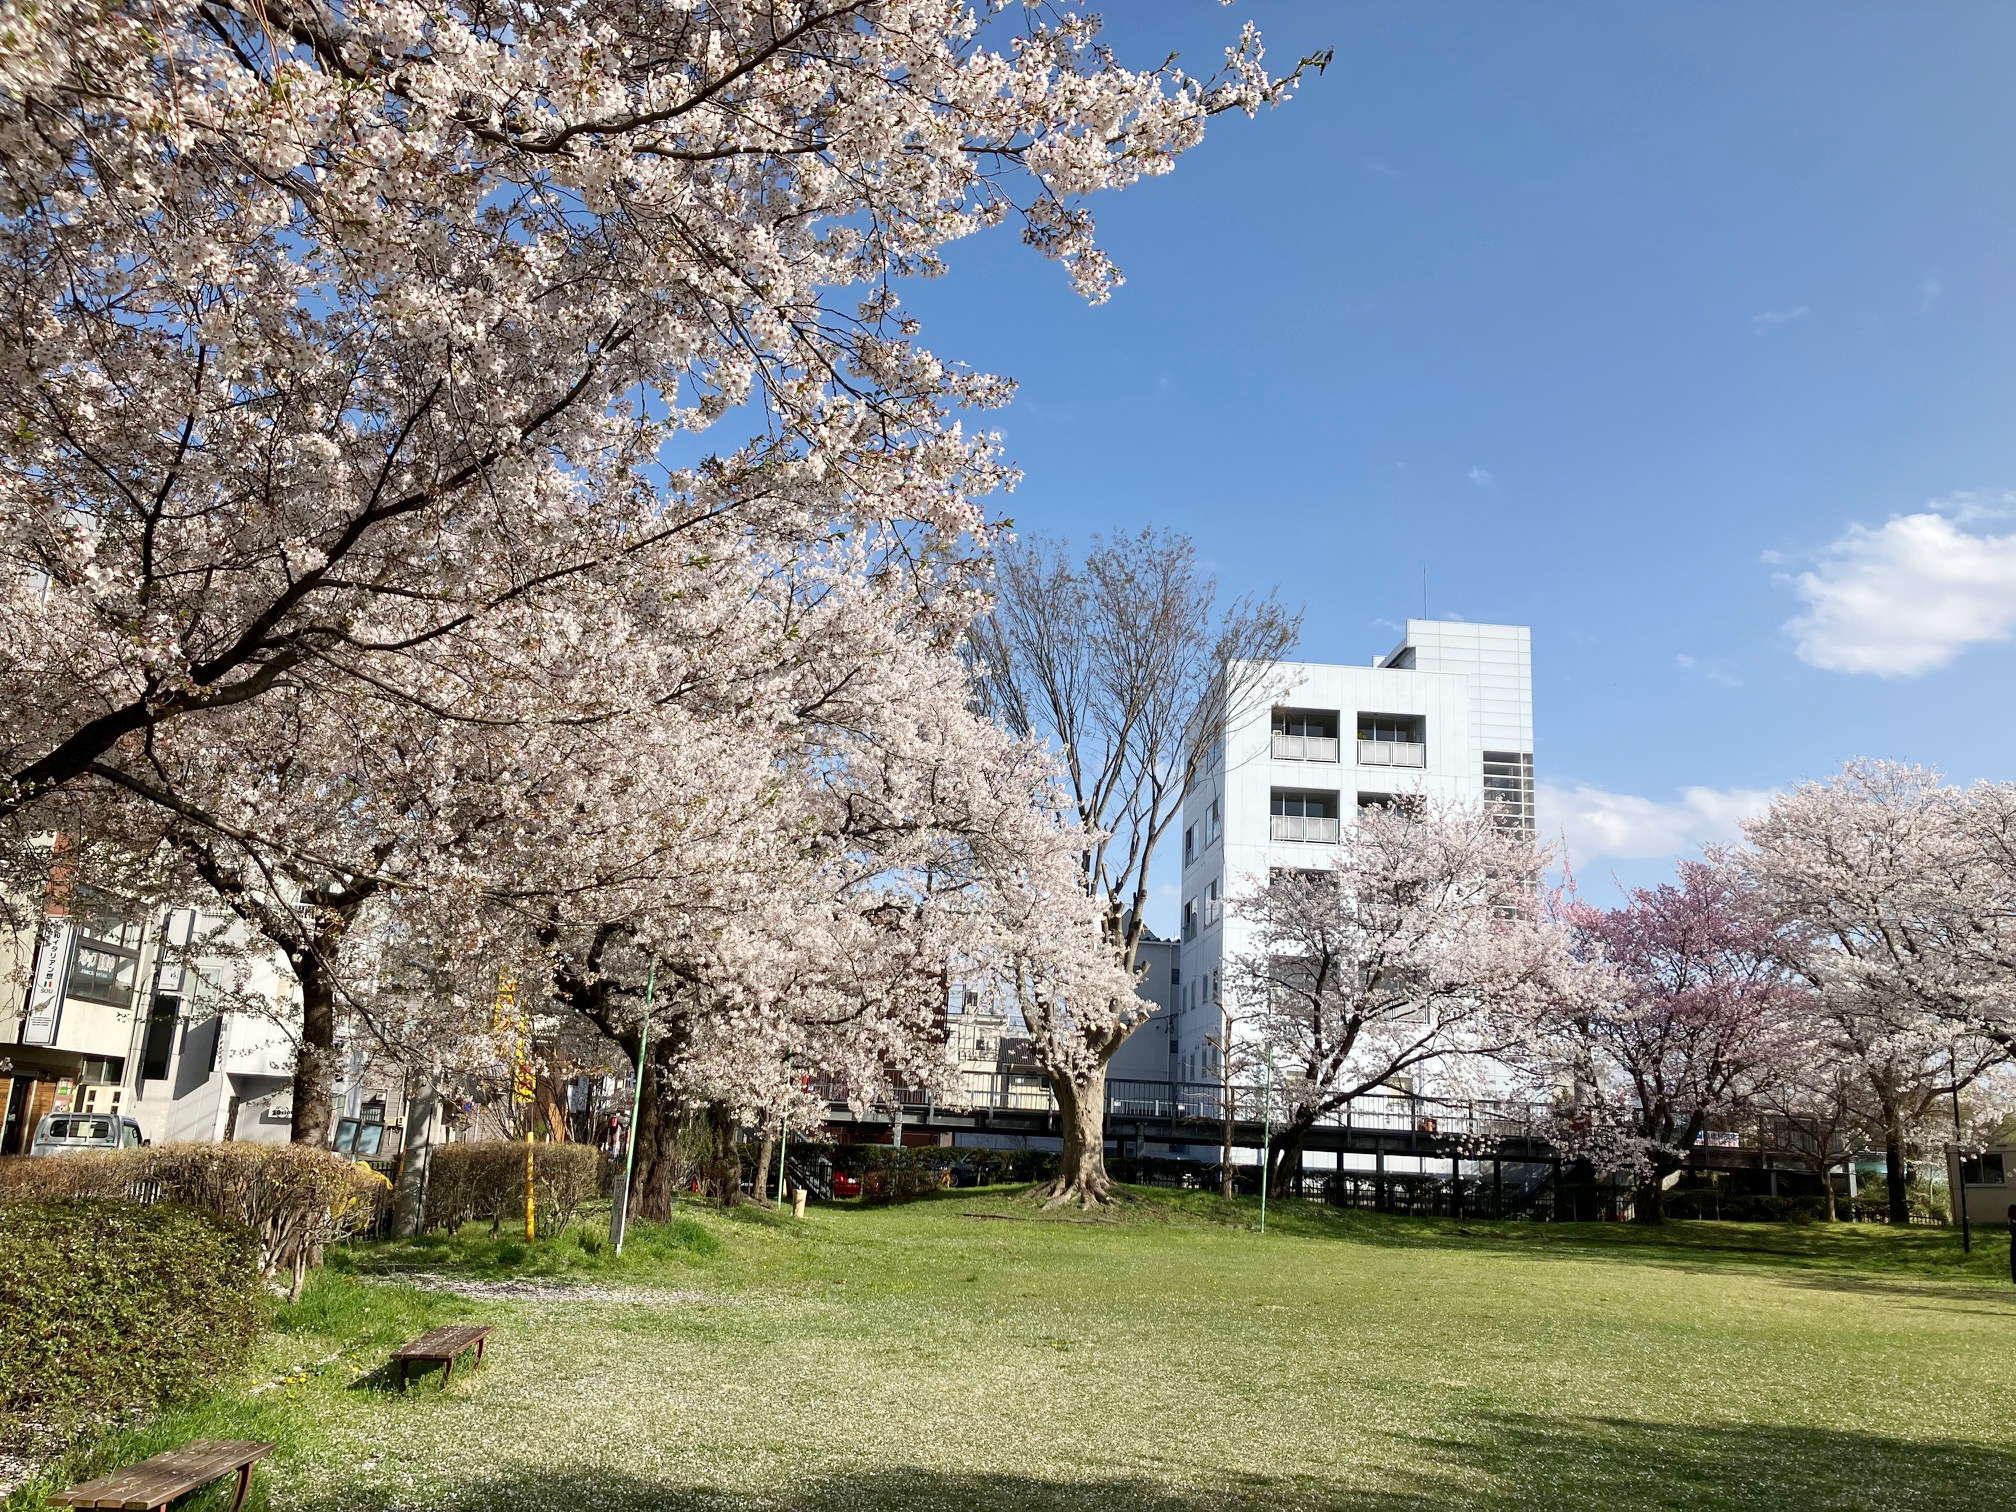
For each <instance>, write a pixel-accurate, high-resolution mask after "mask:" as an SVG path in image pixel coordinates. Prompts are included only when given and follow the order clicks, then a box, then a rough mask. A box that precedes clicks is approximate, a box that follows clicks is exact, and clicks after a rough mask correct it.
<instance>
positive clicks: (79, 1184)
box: [0, 1144, 391, 1294]
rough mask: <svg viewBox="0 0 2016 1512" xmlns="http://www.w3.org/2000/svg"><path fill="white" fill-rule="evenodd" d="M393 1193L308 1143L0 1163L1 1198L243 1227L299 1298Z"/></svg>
mask: <svg viewBox="0 0 2016 1512" xmlns="http://www.w3.org/2000/svg"><path fill="white" fill-rule="evenodd" d="M390 1194H391V1185H390V1183H388V1182H387V1181H386V1180H385V1178H384V1177H382V1176H380V1175H378V1174H377V1173H376V1172H374V1171H372V1170H370V1169H369V1168H368V1167H364V1166H359V1165H355V1164H352V1163H351V1162H350V1161H348V1160H346V1159H345V1158H344V1157H343V1156H341V1155H338V1154H336V1153H334V1152H333V1151H330V1150H319V1149H315V1148H313V1147H311V1146H308V1145H264V1144H169V1145H161V1146H158V1147H156V1148H153V1149H140V1150H108V1151H105V1152H103V1153H89V1154H80V1155H65V1156H62V1157H60V1158H58V1159H53V1160H52V1159H48V1158H46V1157H45V1158H43V1159H40V1160H34V1159H28V1158H26V1157H16V1158H13V1159H9V1160H0V1199H9V1198H11V1199H15V1200H21V1199H29V1200H34V1199H41V1200H50V1199H60V1198H71V1199H86V1198H88V1199H95V1200H98V1201H118V1200H120V1199H122V1198H131V1199H138V1200H141V1201H146V1202H154V1201H162V1202H175V1203H180V1204H182V1205H183V1206H185V1207H192V1208H198V1209H201V1210H202V1211H203V1212H206V1213H214V1214H216V1215H217V1216H218V1217H220V1218H225V1219H229V1220H231V1221H233V1222H236V1223H240V1224H243V1225H244V1226H245V1227H247V1228H249V1229H251V1230H252V1232H253V1233H254V1234H255V1235H256V1236H257V1237H258V1240H259V1244H260V1254H259V1268H260V1271H261V1272H262V1273H263V1274H265V1275H274V1274H277V1273H279V1272H282V1271H287V1272H291V1273H292V1275H293V1278H294V1289H295V1291H296V1293H297V1294H298V1293H299V1291H300V1286H301V1279H302V1277H303V1276H304V1275H305V1274H306V1273H307V1270H308V1267H309V1266H311V1265H319V1264H320V1263H321V1261H322V1248H323V1246H324V1245H327V1244H333V1243H334V1242H336V1241H337V1240H339V1239H342V1238H345V1237H347V1236H348V1235H350V1234H353V1233H356V1232H358V1231H359V1230H360V1229H368V1228H370V1227H371V1226H372V1224H373V1223H374V1222H375V1221H376V1218H377V1214H378V1209H379V1206H380V1205H381V1204H382V1203H383V1202H384V1201H385V1200H386V1199H387V1198H388V1197H389V1196H390Z"/></svg>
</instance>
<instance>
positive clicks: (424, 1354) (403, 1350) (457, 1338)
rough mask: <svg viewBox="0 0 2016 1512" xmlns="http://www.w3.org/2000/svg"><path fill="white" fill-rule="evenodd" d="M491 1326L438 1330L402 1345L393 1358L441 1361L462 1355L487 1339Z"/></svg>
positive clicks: (394, 1351)
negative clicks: (471, 1346) (451, 1356)
mask: <svg viewBox="0 0 2016 1512" xmlns="http://www.w3.org/2000/svg"><path fill="white" fill-rule="evenodd" d="M490 1332H491V1325H489V1324H487V1323H484V1324H477V1325H469V1324H461V1325H455V1326H451V1327H448V1328H437V1329H435V1330H434V1331H433V1332H431V1333H424V1334H422V1335H421V1336H420V1337H419V1338H417V1339H415V1340H414V1341H413V1342H412V1343H410V1344H401V1345H400V1346H399V1347H398V1348H397V1349H395V1350H393V1351H392V1357H393V1358H394V1359H400V1360H441V1359H446V1358H447V1357H448V1356H449V1355H456V1354H460V1353H461V1352H462V1351H463V1350H465V1349H467V1348H468V1347H469V1346H470V1345H472V1344H474V1343H476V1342H477V1341H478V1340H480V1339H484V1338H487V1337H488V1336H489V1334H490Z"/></svg>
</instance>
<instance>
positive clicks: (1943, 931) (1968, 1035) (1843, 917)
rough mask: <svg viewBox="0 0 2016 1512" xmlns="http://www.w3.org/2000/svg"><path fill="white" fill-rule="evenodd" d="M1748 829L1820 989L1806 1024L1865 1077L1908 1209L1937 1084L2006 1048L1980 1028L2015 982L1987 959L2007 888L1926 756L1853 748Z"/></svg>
mask: <svg viewBox="0 0 2016 1512" xmlns="http://www.w3.org/2000/svg"><path fill="white" fill-rule="evenodd" d="M1744 835H1745V840H1746V845H1745V846H1744V848H1743V849H1742V850H1741V851H1740V852H1739V853H1737V855H1736V857H1735V858H1734V859H1735V864H1736V865H1738V866H1740V867H1741V868H1742V869H1743V870H1744V872H1745V873H1746V874H1747V876H1748V878H1749V879H1750V880H1751V882H1752V883H1753V885H1754V886H1755V887H1756V889H1757V891H1758V895H1759V896H1760V898H1762V899H1763V901H1764V903H1765V906H1766V907H1768V908H1769V909H1770V910H1771V911H1772V912H1773V913H1774V914H1775V915H1776V917H1777V919H1778V921H1779V930H1780V938H1781V942H1782V943H1781V948H1782V950H1783V951H1784V957H1785V960H1786V963H1787V965H1788V966H1789V968H1790V969H1791V970H1792V971H1793V972H1794V973H1795V974H1796V975H1797V977H1798V978H1799V979H1800V980H1801V981H1802V982H1803V983H1804V984H1805V986H1806V987H1807V988H1808V989H1809V991H1810V993H1811V1003H1812V1005H1813V1006H1812V1010H1811V1012H1810V1014H1808V1015H1807V1016H1806V1018H1805V1020H1804V1022H1803V1024H1802V1029H1801V1032H1804V1033H1806V1034H1809V1035H1814V1036H1824V1038H1825V1040H1826V1042H1827V1044H1828V1045H1829V1047H1830V1049H1831V1052H1832V1053H1833V1055H1835V1056H1836V1057H1837V1058H1839V1059H1840V1060H1842V1061H1844V1062H1846V1063H1849V1064H1852V1065H1853V1066H1855V1067H1856V1069H1857V1072H1858V1074H1859V1075H1860V1077H1861V1078H1862V1080H1863V1082H1864V1083H1865V1084H1866V1085H1867V1087H1868V1089H1869V1092H1870V1096H1871V1098H1872V1100H1873V1102H1874V1104H1875V1111H1876V1118H1877V1124H1878V1127H1879V1129H1880V1130H1881V1135H1882V1139H1883V1144H1884V1152H1885V1160H1886V1164H1887V1169H1888V1175H1889V1179H1888V1182H1887V1186H1888V1195H1889V1203H1890V1219H1891V1221H1892V1222H1893V1223H1900V1224H1901V1223H1903V1222H1905V1221H1906V1220H1907V1216H1908V1207H1907V1197H1908V1186H1909V1182H1910V1168H1909V1162H1908V1157H1909V1154H1910V1152H1911V1148H1912V1146H1913V1143H1914V1139H1915V1137H1916V1131H1917V1130H1918V1129H1919V1128H1920V1127H1921V1126H1922V1125H1923V1123H1924V1121H1925V1120H1926V1118H1927V1117H1929V1116H1930V1114H1931V1112H1932V1109H1933V1108H1934V1106H1935V1105H1936V1103H1937V1100H1938V1098H1939V1096H1940V1095H1941V1092H1942V1090H1944V1091H1946V1092H1948V1093H1949V1094H1950V1091H1951V1089H1952V1088H1953V1087H1954V1086H1955V1085H1956V1084H1957V1085H1959V1086H1962V1087H1964V1086H1966V1085H1968V1084H1969V1083H1970V1082H1971V1081H1973V1080H1974V1079H1975V1078H1976V1077H1978V1076H1979V1075H1980V1074H1981V1073H1982V1072H1983V1071H1984V1070H1986V1069H1987V1068H1989V1067H1991V1066H1993V1065H1994V1064H1996V1063H1998V1062H1999V1061H2001V1060H2003V1059H2005V1058H2006V1057H2007V1054H2008V1051H2007V1049H2006V1048H2005V1046H2004V1045H2003V1044H2002V1043H2001V1042H2000V1041H1999V1040H1998V1039H1997V1038H1996V1037H1994V1036H1992V1035H1984V1034H1982V1033H1981V1032H1979V1026H1980V1024H1981V1022H1982V1019H1983V1016H1984V1012H1985V1011H1986V1010H1987V1009H1988V1008H1990V1007H1992V1005H1993V1004H1994V1003H1995V1002H1996V1001H1997V1000H1998V999H1999V998H2000V997H2001V996H2002V995H2003V994H2006V992H2007V988H2006V986H2005V985H2004V984H2003V982H2002V981H2000V980H1998V979H1997V975H1996V974H1995V973H1994V972H1993V971H1988V970H1984V969H1983V967H1984V960H1983V954H1982V951H1981V949H1980V943H1981V941H1982V939H1983V938H1984V937H1985V936H1986V935H1987V934H1988V933H1989V932H1990V931H1991V930H1992V929H1993V928H1994V924H1993V920H1992V918H1991V917H1988V916H1992V914H1993V913H1994V911H1995V909H1996V908H1997V907H1998V906H1999V903H1998V897H1997V893H1996V891H1995V887H1994V885H1993V882H1992V879H1991V878H1990V877H1989V876H1988V874H1987V872H1986V871H1985V869H1984V866H1983V861H1982V850H1981V847H1980V845H1979V843H1978V834H1977V832H1976V831H1975V829H1974V826H1973V825H1972V824H1971V823H1970V819H1969V815H1968V813H1967V806H1966V804H1965V803H1964V801H1963V799H1962V795H1960V794H1959V793H1958V792H1956V791H1955V790H1954V789H1951V788H1946V787H1943V786H1941V785H1940V783H1939V781H1938V778H1937V776H1936V774H1934V773H1932V772H1929V771H1927V770H1925V769H1924V768H1920V767H1909V766H1900V765H1896V764H1893V763H1887V762H1872V761H1863V762H1851V763H1849V764H1848V765H1847V766H1845V767H1844V768H1843V769H1842V770H1841V771H1840V772H1839V773H1838V774H1836V775H1835V776H1834V777H1832V778H1830V779H1829V780H1827V781H1825V782H1809V783H1805V784H1802V785H1801V786H1799V787H1798V788H1795V789H1794V790H1793V791H1792V792H1790V793H1787V794H1784V795H1782V796H1780V797H1779V798H1778V799H1777V800H1776V801H1774V802H1773V803H1772V805H1771V807H1770V808H1769V809H1768V810H1767V811H1766V812H1765V813H1763V814H1762V815H1760V816H1758V817H1757V818H1756V819H1753V820H1751V821H1750V822H1749V823H1747V824H1746V825H1745V826H1744Z"/></svg>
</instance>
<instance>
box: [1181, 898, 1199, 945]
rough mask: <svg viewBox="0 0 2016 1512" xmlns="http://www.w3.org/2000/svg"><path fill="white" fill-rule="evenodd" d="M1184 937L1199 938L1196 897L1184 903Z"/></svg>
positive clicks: (1189, 938)
mask: <svg viewBox="0 0 2016 1512" xmlns="http://www.w3.org/2000/svg"><path fill="white" fill-rule="evenodd" d="M1183 938H1184V939H1186V940H1194V939H1196V938H1197V900H1196V899H1195V898H1191V899H1189V900H1188V901H1187V902H1185V903H1184V905H1183Z"/></svg>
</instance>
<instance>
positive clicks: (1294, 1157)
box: [1265, 1124, 1309, 1197]
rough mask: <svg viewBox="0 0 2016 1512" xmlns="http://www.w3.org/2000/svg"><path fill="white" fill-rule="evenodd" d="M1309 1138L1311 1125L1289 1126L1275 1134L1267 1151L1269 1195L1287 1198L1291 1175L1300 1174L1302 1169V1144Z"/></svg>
mask: <svg viewBox="0 0 2016 1512" xmlns="http://www.w3.org/2000/svg"><path fill="white" fill-rule="evenodd" d="M1308 1137H1309V1125H1307V1124H1289V1125H1288V1126H1287V1127H1286V1128H1284V1129H1282V1130H1281V1131H1280V1132H1278V1133H1277V1134H1275V1136H1274V1138H1273V1141H1272V1142H1271V1143H1270V1144H1269V1145H1268V1147H1267V1150H1266V1151H1265V1154H1266V1158H1267V1165H1266V1171H1267V1195H1268V1196H1270V1197H1286V1196H1287V1195H1288V1180H1289V1177H1290V1175H1291V1174H1299V1173H1300V1172H1301V1169H1302V1144H1303V1141H1304V1140H1306V1139H1307V1138H1308Z"/></svg>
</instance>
